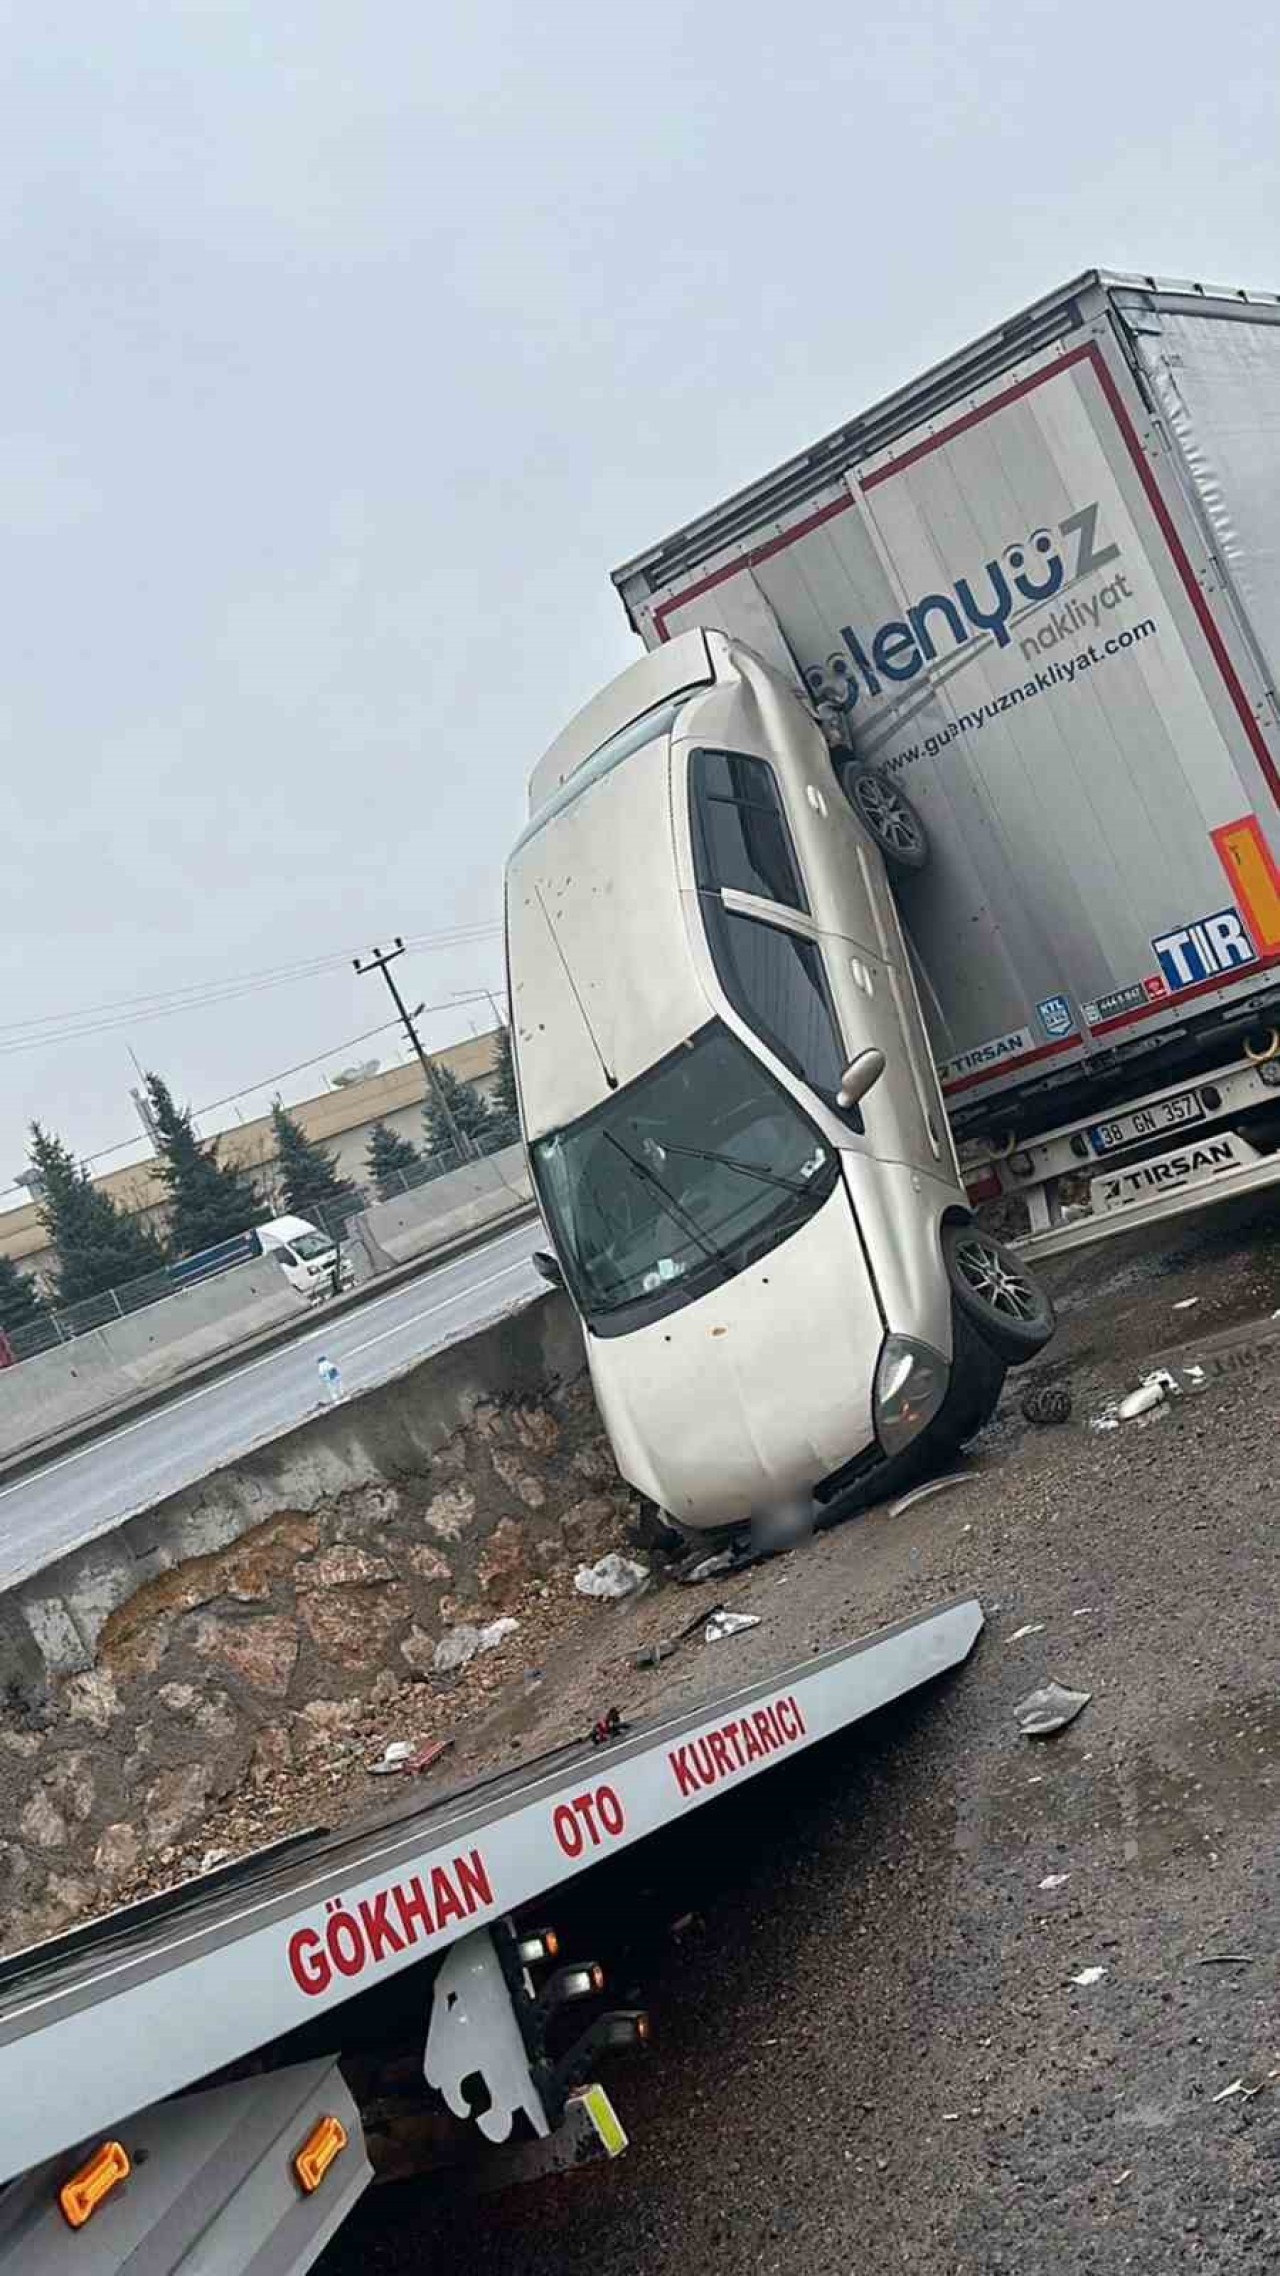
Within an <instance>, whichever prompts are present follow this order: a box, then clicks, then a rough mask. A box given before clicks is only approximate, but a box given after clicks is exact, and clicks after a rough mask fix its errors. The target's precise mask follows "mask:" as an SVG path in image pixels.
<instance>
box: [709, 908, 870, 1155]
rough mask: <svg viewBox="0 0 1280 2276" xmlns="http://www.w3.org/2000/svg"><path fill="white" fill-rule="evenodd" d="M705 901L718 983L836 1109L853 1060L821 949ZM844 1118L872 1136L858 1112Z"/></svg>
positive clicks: (786, 1061) (772, 1045)
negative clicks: (843, 1040)
mask: <svg viewBox="0 0 1280 2276" xmlns="http://www.w3.org/2000/svg"><path fill="white" fill-rule="evenodd" d="M700 898H701V901H702V911H703V917H704V920H705V923H706V928H707V940H708V943H709V945H710V949H711V956H712V961H713V963H714V965H715V968H716V976H717V978H718V980H719V982H720V985H721V987H722V988H723V989H724V992H725V995H726V996H727V997H728V999H729V1002H730V1003H731V1004H732V1005H733V1008H734V1010H735V1011H736V1012H737V1013H738V1014H739V1016H740V1018H742V1019H744V1020H745V1021H746V1023H747V1025H748V1027H750V1028H752V1029H753V1030H754V1032H755V1034H757V1035H758V1036H759V1038H760V1040H761V1042H762V1043H764V1044H766V1045H767V1046H768V1048H769V1050H770V1051H772V1052H773V1054H774V1056H775V1057H776V1058H778V1059H780V1060H781V1061H782V1064H783V1066H784V1067H790V1069H791V1071H792V1073H793V1074H795V1075H799V1076H800V1077H801V1079H802V1080H803V1081H804V1082H806V1083H808V1084H809V1085H810V1087H811V1088H812V1089H813V1090H815V1091H816V1092H817V1094H818V1096H819V1098H821V1099H823V1100H824V1101H825V1103H826V1104H827V1105H828V1106H834V1105H835V1098H836V1092H837V1091H838V1090H839V1088H840V1078H841V1076H842V1075H843V1073H844V1064H845V1056H846V1054H845V1051H844V1048H843V1045H842V1043H841V1039H840V1029H839V1025H838V1023H837V1020H836V1012H835V1005H834V1003H833V1002H832V1000H831V991H830V989H829V987H828V986H827V976H826V973H825V972H824V970H823V966H822V952H821V950H820V949H819V948H818V946H817V943H816V942H814V941H811V940H802V939H801V938H800V937H799V935H798V934H796V933H792V932H784V931H783V930H782V928H781V926H780V925H770V924H766V923H765V922H764V920H763V919H762V918H759V917H748V916H745V915H744V914H743V913H742V912H741V911H740V910H737V909H726V907H725V905H724V903H723V901H721V900H720V898H719V896H718V895H717V894H713V893H704V894H702V895H701V896H700ZM839 1111H840V1112H841V1113H842V1114H843V1116H844V1119H845V1121H846V1122H847V1123H848V1124H849V1126H850V1128H851V1129H853V1130H857V1131H859V1132H861V1131H863V1130H864V1129H865V1124H864V1123H863V1119H862V1116H861V1114H860V1113H859V1111H858V1109H857V1107H850V1108H841V1109H840V1110H839Z"/></svg>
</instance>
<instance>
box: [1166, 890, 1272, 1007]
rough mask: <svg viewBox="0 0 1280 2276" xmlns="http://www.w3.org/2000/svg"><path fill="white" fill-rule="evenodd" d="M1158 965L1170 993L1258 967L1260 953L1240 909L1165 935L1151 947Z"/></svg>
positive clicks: (1201, 918) (1204, 918)
mask: <svg viewBox="0 0 1280 2276" xmlns="http://www.w3.org/2000/svg"><path fill="white" fill-rule="evenodd" d="M1151 946H1152V948H1153V949H1154V950H1155V954H1156V961H1157V962H1158V964H1159V966H1160V970H1161V972H1162V973H1163V974H1164V977H1165V980H1166V982H1167V983H1168V986H1169V988H1170V991H1171V992H1172V993H1173V994H1175V995H1176V994H1177V993H1178V991H1179V990H1180V989H1182V988H1194V987H1196V986H1198V984H1199V983H1200V982H1201V981H1202V980H1216V979H1217V978H1218V977H1219V976H1220V975H1221V974H1222V973H1224V972H1236V971H1239V969H1240V967H1241V965H1244V964H1256V963H1257V961H1258V951H1257V949H1256V948H1255V947H1254V945H1253V942H1252V941H1251V940H1250V938H1249V935H1248V933H1247V932H1246V931H1245V929H1244V920H1243V918H1242V917H1241V915H1240V912H1239V910H1238V909H1219V910H1218V912H1217V914H1216V916H1212V917H1197V918H1196V920H1195V923H1194V924H1190V925H1182V926H1181V927H1180V928H1179V930H1178V931H1177V932H1172V933H1161V934H1160V937H1159V939H1158V940H1153V941H1152V943H1151Z"/></svg>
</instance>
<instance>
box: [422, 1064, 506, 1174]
mask: <svg viewBox="0 0 1280 2276" xmlns="http://www.w3.org/2000/svg"><path fill="white" fill-rule="evenodd" d="M433 1065H434V1067H435V1071H436V1081H435V1083H433V1084H432V1085H431V1086H430V1088H429V1089H428V1091H427V1100H426V1105H425V1106H424V1107H423V1110H422V1120H423V1124H424V1127H425V1129H426V1133H427V1152H428V1154H451V1153H456V1151H457V1148H456V1145H455V1141H454V1135H453V1131H452V1130H451V1129H450V1128H449V1125H448V1123H447V1122H446V1120H445V1118H444V1115H443V1114H442V1113H441V1111H440V1108H439V1106H438V1104H437V1099H438V1096H439V1091H443V1092H444V1096H445V1100H446V1102H447V1104H448V1108H449V1112H450V1114H451V1115H452V1116H453V1120H454V1122H455V1124H456V1126H457V1128H458V1129H459V1130H460V1131H461V1132H462V1134H463V1136H464V1138H471V1139H473V1140H477V1141H481V1142H482V1141H483V1140H484V1139H486V1138H489V1137H491V1136H492V1133H493V1115H492V1113H491V1111H490V1108H489V1102H488V1100H487V1099H484V1098H482V1097H481V1095H480V1093H479V1091H478V1090H477V1089H476V1087H475V1084H474V1083H464V1082H460V1081H459V1079H458V1077H457V1076H456V1075H455V1074H454V1073H453V1072H452V1071H451V1069H449V1068H448V1067H446V1066H444V1065H443V1064H442V1063H441V1061H440V1060H439V1059H436V1060H435V1061H433ZM437 1085H438V1086H439V1090H437Z"/></svg>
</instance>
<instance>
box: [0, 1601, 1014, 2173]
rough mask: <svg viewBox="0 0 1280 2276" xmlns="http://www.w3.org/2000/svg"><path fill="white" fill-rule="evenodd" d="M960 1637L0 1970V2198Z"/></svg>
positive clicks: (800, 1672)
mask: <svg viewBox="0 0 1280 2276" xmlns="http://www.w3.org/2000/svg"><path fill="white" fill-rule="evenodd" d="M981 1628H982V1612H981V1608H980V1606H979V1605H978V1604H977V1603H976V1602H975V1601H974V1600H972V1599H962V1600H958V1601H956V1602H954V1603H951V1604H947V1605H944V1606H942V1607H940V1608H938V1609H936V1610H934V1611H931V1612H928V1613H925V1614H921V1615H918V1616H916V1617H914V1618H911V1619H907V1620H903V1621H900V1622H898V1623H897V1624H896V1625H895V1626H893V1627H890V1628H886V1629H883V1630H881V1631H880V1632H879V1633H877V1634H874V1635H871V1636H867V1637H863V1638H860V1639H858V1640H857V1641H855V1642H852V1643H848V1644H844V1645H840V1646H838V1647H837V1648H836V1649H834V1650H832V1651H828V1652H825V1653H823V1654H822V1655H821V1656H819V1657H818V1658H815V1659H811V1660H807V1661H804V1662H802V1663H800V1664H799V1665H797V1666H793V1667H791V1668H788V1669H786V1670H784V1671H782V1672H781V1673H777V1674H773V1675H770V1676H768V1677H766V1678H764V1679H762V1680H757V1681H754V1682H752V1683H750V1684H748V1685H746V1686H743V1687H741V1688H737V1689H727V1690H723V1691H720V1692H718V1693H716V1694H714V1695H712V1696H711V1697H709V1698H703V1699H700V1700H699V1701H697V1702H696V1703H695V1704H693V1705H692V1706H688V1707H686V1708H684V1710H683V1711H681V1712H679V1713H675V1714H670V1715H668V1716H666V1717H663V1718H660V1719H658V1720H656V1721H654V1722H652V1723H650V1724H648V1725H646V1726H644V1727H640V1726H634V1727H632V1728H630V1729H624V1731H623V1732H622V1733H621V1734H620V1735H619V1736H618V1737H616V1738H614V1739H612V1740H610V1741H607V1742H606V1743H605V1744H603V1745H598V1746H597V1745H593V1744H592V1743H591V1742H590V1741H584V1742H582V1743H581V1744H580V1745H577V1744H575V1745H574V1746H572V1747H569V1748H566V1749H564V1750H561V1751H560V1752H558V1753H556V1754H554V1755H551V1756H544V1757H542V1758H541V1759H540V1760H539V1761H536V1762H531V1763H526V1764H522V1765H520V1766H519V1767H518V1768H516V1769H513V1770H512V1771H510V1772H507V1773H502V1774H500V1775H498V1776H496V1777H493V1778H489V1779H482V1780H480V1781H478V1782H474V1783H472V1784H471V1785H468V1786H463V1787H458V1788H453V1789H451V1790H449V1791H447V1792H443V1793H440V1794H438V1795H436V1796H434V1797H432V1798H430V1799H427V1800H423V1801H421V1802H418V1803H416V1804H414V1805H411V1806H410V1807H408V1808H407V1809H406V1810H403V1811H401V1812H399V1813H398V1814H396V1815H395V1816H393V1817H391V1818H390V1819H385V1818H384V1819H382V1820H380V1821H379V1822H378V1823H376V1824H374V1825H372V1826H371V1825H368V1824H365V1825H363V1826H357V1827H354V1828H347V1829H345V1830H343V1831H339V1832H317V1833H314V1834H304V1835H301V1836H298V1837H294V1838H293V1839H291V1840H289V1841H286V1842H281V1843H277V1844H276V1845H274V1846H273V1847H272V1848H270V1849H268V1850H264V1851H261V1852H258V1853H256V1854H253V1855H250V1856H248V1857H246V1858H244V1859H243V1860H242V1861H240V1863H238V1864H236V1865H232V1866H226V1867H223V1868H221V1869H220V1870H219V1871H218V1872H216V1873H215V1874H212V1875H209V1876H205V1877H203V1878H201V1879H198V1880H195V1881H192V1882H188V1883H186V1884H184V1885H183V1886H182V1887H180V1888H178V1889H175V1890H173V1891H171V1892H169V1893H168V1894H167V1895H164V1896H162V1897H158V1898H152V1899H149V1900H147V1901H145V1902H143V1903H142V1904H139V1905H136V1906H133V1907H130V1908H128V1909H127V1910H124V1911H121V1912H117V1913H115V1914H108V1915H105V1916H104V1917H103V1918H101V1919H100V1920H98V1921H95V1922H91V1923H89V1924H88V1925H87V1926H86V1927H84V1928H82V1929H80V1930H77V1931H75V1932H73V1933H72V1934H70V1935H68V1936H64V1937H61V1938H59V1939H57V1940H55V1941H54V1942H52V1943H49V1944H45V1945H40V1946H36V1947H33V1948H32V1949H30V1950H28V1951H26V1952H22V1953H18V1954H16V1955H14V1956H13V1957H12V1958H10V1959H9V1960H7V1961H4V1962H0V2108H2V2109H3V2110H4V2112H5V2125H4V2127H3V2129H0V2182H4V2181H7V2180H10V2179H11V2178H12V2177H14V2176H15V2175H18V2174H22V2173H25V2172H27V2171H28V2170H29V2169H30V2168H31V2167H33V2166H35V2165H36V2164H37V2163H39V2162H40V2161H43V2160H47V2159H50V2158H52V2157H54V2156H55V2155H56V2154H57V2153H59V2152H60V2151H64V2150H66V2149H67V2148H68V2147H69V2146H71V2145H73V2144H76V2143H81V2142H83V2141H85V2140H88V2139H90V2138H92V2137H94V2136H96V2135H97V2134H99V2133H101V2132H102V2131H103V2129H105V2128H107V2127H110V2126H112V2125H116V2124H118V2123H119V2122H120V2121H122V2120H123V2119H125V2118H127V2117H129V2116H130V2115H131V2114H133V2113H135V2112H138V2111H140V2110H143V2109H144V2108H145V2107H147V2106H149V2105H152V2104H154V2103H157V2102H159V2101H162V2100H164V2098H167V2097H169V2096H172V2095H175V2094H179V2093H181V2092H183V2090H185V2089H188V2088H191V2087H193V2086H195V2085H196V2084H198V2083H199V2082H200V2081H202V2080H207V2079H209V2078H210V2076H211V2075H213V2074H216V2073H219V2072H223V2071H225V2070H226V2069H227V2067H228V2066H230V2065H232V2064H234V2063H237V2062H240V2061H242V2060H243V2059H244V2058H245V2057H247V2056H249V2055H251V2054H253V2053H254V2051H255V2050H258V2049H261V2048H264V2047H267V2046H269V2045H270V2044H271V2042H273V2041H275V2040H277V2039H280V2038H282V2037H284V2036H285V2035H287V2034H288V2033H290V2032H292V2031H295V2030H296V2029H297V2028H298V2027H299V2026H301V2025H303V2024H307V2023H310V2022H312V2021H313V2020H314V2019H315V2017H316V2016H317V2015H323V2014H325V2013H326V2012H327V2011H330V2010H334V2009H338V2008H340V2007H341V2005H342V2003H343V2002H345V2001H347V2000H350V1999H352V1998H354V1997H356V1996H357V1995H358V1994H360V1993H362V1992H364V1991H366V1990H367V1989H369V1988H370V1986H371V1985H373V1984H375V1983H380V1982H382V1981H385V1980H387V1979H389V1978H390V1977H392V1976H394V1975H395V1974H397V1973H398V1972H399V1971H401V1970H404V1969H407V1968H409V1967H411V1966H413V1965H415V1964H417V1963H419V1962H421V1961H423V1960H433V1959H435V1958H436V1957H438V1956H439V1955H440V1954H442V1953H443V1952H445V1951H446V1950H447V1948H448V1947H449V1946H450V1945H451V1944H453V1943H455V1942H456V1941H457V1940H459V1939H461V1938H463V1937H465V1936H468V1935H470V1934H471V1933H472V1932H473V1931H474V1930H476V1929H479V1928H482V1927H484V1926H486V1924H490V1923H496V1922H498V1921H500V1920H502V1919H504V1918H506V1917H507V1916H509V1915H511V1914H513V1913H516V1912H518V1911H519V1910H521V1909H522V1908H524V1907H527V1906H528V1905H529V1904H530V1903H531V1902H532V1901H533V1900H535V1899H537V1898H541V1897H543V1896H545V1895H546V1894H547V1893H548V1892H550V1891H551V1890H553V1889H554V1888H555V1887H556V1886H558V1885H559V1884H561V1883H563V1882H565V1881H567V1880H569V1879H570V1878H572V1877H573V1876H574V1875H575V1874H577V1873H579V1872H581V1871H583V1870H584V1869H585V1868H586V1867H588V1866H589V1865H591V1864H593V1863H595V1862H596V1861H597V1860H599V1859H601V1858H603V1857H605V1856H606V1855H608V1854H610V1853H612V1852H614V1851H616V1850H620V1849H623V1848H625V1847H627V1846H628V1845H629V1844H632V1843H634V1842H637V1841H640V1840H643V1839H644V1837H645V1836H646V1835H647V1834H650V1833H654V1832H657V1831H658V1830H659V1829H661V1828H662V1827H664V1826H668V1825H671V1824H674V1823H676V1822H678V1821H679V1819H681V1818H682V1817H683V1816H684V1815H686V1814H687V1813H688V1812H689V1811H691V1810H693V1809H696V1808H698V1807H700V1806H701V1805H702V1804H703V1803H704V1802H707V1801H711V1800H713V1799H714V1798H715V1797H716V1796H717V1795H718V1794H720V1793H722V1792H725V1791H727V1790H728V1789H729V1788H730V1787H737V1786H740V1785H742V1784H744V1783H746V1781H747V1780H748V1779H751V1778H753V1777H755V1776H756V1775H757V1774H758V1773H759V1772H761V1771H764V1770H768V1769H770V1768H772V1767H773V1766H774V1765H775V1764H776V1763H778V1762H781V1761H784V1760H785V1759H786V1758H787V1757H788V1756H790V1755H794V1754H797V1753H800V1752H802V1751H803V1750H805V1749H806V1748H808V1747H810V1746H813V1745H814V1744H816V1743H817V1742H818V1741H820V1740H822V1739H824V1738H829V1737H832V1736H833V1735H835V1734H836V1733H837V1732H839V1731H841V1730H844V1729H847V1728H848V1727H849V1726H850V1725H852V1724H854V1723H856V1722H858V1721H860V1720H861V1719H862V1718H864V1717H865V1716H868V1715H871V1714H874V1713H875V1711H876V1710H877V1709H878V1708H880V1707H883V1706H886V1705H887V1704H889V1703H890V1702H891V1701H893V1700H895V1699H899V1698H902V1697H903V1696H905V1695H906V1694H907V1693H909V1692H911V1691H913V1690H915V1689H917V1688H918V1687H919V1686H920V1685H922V1684H925V1683H928V1682H929V1681H931V1680H932V1679H933V1678H934V1677H937V1676H940V1675H942V1674H944V1673H945V1672H946V1671H947V1670H949V1669H952V1668H955V1667H958V1666H959V1665H960V1664H961V1663H962V1662H963V1661H964V1660H965V1659H966V1658H967V1657H968V1655H969V1653H970V1652H971V1651H972V1649H973V1646H974V1644H975V1642H976V1640H977V1638H978V1635H979V1633H980V1631H981ZM334 2041H335V2045H340V2042H341V2019H340V2017H335V2022H334Z"/></svg>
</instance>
